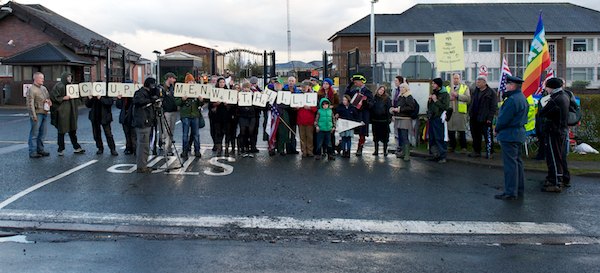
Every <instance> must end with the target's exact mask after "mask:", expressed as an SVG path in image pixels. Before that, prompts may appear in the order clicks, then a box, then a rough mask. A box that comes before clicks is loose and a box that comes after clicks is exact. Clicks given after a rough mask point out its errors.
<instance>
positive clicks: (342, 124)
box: [335, 118, 363, 132]
mask: <svg viewBox="0 0 600 273" xmlns="http://www.w3.org/2000/svg"><path fill="white" fill-rule="evenodd" d="M362 125H363V123H362V122H356V121H352V120H347V119H342V118H340V119H338V120H337V125H336V126H335V129H336V130H337V131H338V132H343V131H347V130H350V129H354V128H356V127H358V126H362Z"/></svg>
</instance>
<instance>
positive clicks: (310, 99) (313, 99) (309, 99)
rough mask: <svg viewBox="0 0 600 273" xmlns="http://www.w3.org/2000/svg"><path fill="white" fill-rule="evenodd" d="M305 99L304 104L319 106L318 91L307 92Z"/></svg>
mask: <svg viewBox="0 0 600 273" xmlns="http://www.w3.org/2000/svg"><path fill="white" fill-rule="evenodd" d="M304 99H305V101H304V105H306V106H317V100H319V95H318V94H317V93H306V94H304Z"/></svg>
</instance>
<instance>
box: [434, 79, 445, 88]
mask: <svg viewBox="0 0 600 273" xmlns="http://www.w3.org/2000/svg"><path fill="white" fill-rule="evenodd" d="M432 82H434V83H435V84H437V86H438V87H442V86H444V81H442V79H441V78H435V79H433V80H432Z"/></svg>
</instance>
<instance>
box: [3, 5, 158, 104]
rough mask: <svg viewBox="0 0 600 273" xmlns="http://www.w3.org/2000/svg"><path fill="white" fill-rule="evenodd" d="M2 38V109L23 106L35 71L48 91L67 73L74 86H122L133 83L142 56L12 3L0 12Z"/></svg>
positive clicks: (69, 23) (42, 12)
mask: <svg viewBox="0 0 600 273" xmlns="http://www.w3.org/2000/svg"><path fill="white" fill-rule="evenodd" d="M0 33H2V35H1V38H0V88H2V93H0V103H8V104H24V103H25V99H24V98H23V84H29V83H31V82H32V75H33V73H35V72H37V71H40V72H42V73H44V74H45V76H46V83H45V85H46V86H47V87H49V88H51V87H52V86H53V85H54V84H55V82H56V80H57V79H58V78H60V75H61V74H62V72H64V71H69V72H71V73H72V74H73V80H74V81H75V82H85V81H105V80H107V78H108V80H109V81H115V82H121V81H123V80H124V79H126V78H127V79H132V77H133V76H134V71H136V72H137V69H136V66H137V63H138V61H139V60H140V54H138V53H135V52H133V51H131V50H129V49H127V48H125V47H123V46H121V45H119V44H117V43H115V42H113V41H111V40H109V39H107V38H106V37H104V36H102V35H100V34H98V33H96V32H94V31H92V30H89V29H87V28H85V27H84V26H81V25H79V24H77V23H75V22H73V21H71V20H69V19H67V18H65V17H62V16H60V15H59V14H57V13H55V12H54V11H52V10H49V9H47V8H46V7H44V6H42V5H35V4H32V5H25V4H19V3H17V2H14V1H11V2H8V3H7V4H5V5H3V6H1V7H0ZM109 52H110V53H109ZM109 54H110V58H107V56H109ZM107 60H110V62H107ZM107 63H108V64H109V68H110V70H108V69H106V67H107ZM143 70H144V72H143V73H145V71H146V69H143ZM135 74H136V75H137V74H138V73H135ZM107 75H108V76H109V77H107Z"/></svg>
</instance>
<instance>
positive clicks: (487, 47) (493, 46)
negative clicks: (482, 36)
mask: <svg viewBox="0 0 600 273" xmlns="http://www.w3.org/2000/svg"><path fill="white" fill-rule="evenodd" d="M499 47H500V45H499V41H498V40H491V39H488V40H473V51H476V52H498V51H500V50H499Z"/></svg>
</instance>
